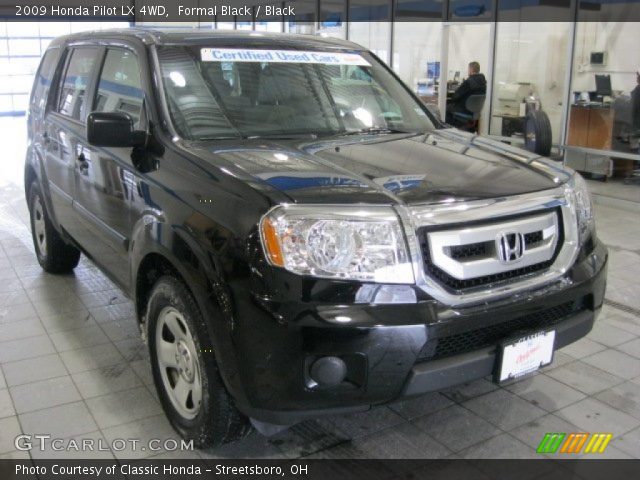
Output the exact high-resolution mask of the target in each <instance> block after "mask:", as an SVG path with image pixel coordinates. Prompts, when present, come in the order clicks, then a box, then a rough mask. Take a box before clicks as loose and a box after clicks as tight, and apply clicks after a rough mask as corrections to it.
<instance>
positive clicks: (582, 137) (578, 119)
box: [567, 104, 633, 177]
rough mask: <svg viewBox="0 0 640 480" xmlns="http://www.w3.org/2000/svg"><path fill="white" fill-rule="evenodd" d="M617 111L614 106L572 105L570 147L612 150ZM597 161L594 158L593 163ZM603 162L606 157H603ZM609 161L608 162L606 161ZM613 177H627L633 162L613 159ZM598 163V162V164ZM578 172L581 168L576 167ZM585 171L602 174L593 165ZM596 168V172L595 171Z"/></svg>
mask: <svg viewBox="0 0 640 480" xmlns="http://www.w3.org/2000/svg"><path fill="white" fill-rule="evenodd" d="M614 120H615V110H614V109H613V106H612V105H601V104H584V105H580V104H575V105H571V116H570V117H569V137H568V139H567V144H568V145H574V146H576V147H587V148H596V149H599V150H611V149H612V146H613V145H612V141H613V128H614ZM594 160H595V159H594V158H593V157H592V160H591V161H592V162H593V161H594ZM603 161H605V160H604V157H603ZM606 161H608V160H606ZM612 162H613V176H615V177H626V176H628V175H629V174H630V173H631V172H632V171H633V160H624V159H615V158H614V159H612ZM596 163H597V162H596ZM574 166H575V167H576V169H577V170H580V168H579V167H578V166H577V165H574ZM583 168H585V171H593V172H594V173H601V172H600V167H599V166H595V165H591V167H583ZM594 168H595V171H594V170H593V169H594Z"/></svg>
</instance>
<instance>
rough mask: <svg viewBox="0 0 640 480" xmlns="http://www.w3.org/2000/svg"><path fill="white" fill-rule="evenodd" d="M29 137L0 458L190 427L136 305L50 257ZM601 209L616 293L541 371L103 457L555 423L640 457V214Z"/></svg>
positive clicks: (442, 445) (8, 278)
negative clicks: (175, 416) (34, 225)
mask: <svg viewBox="0 0 640 480" xmlns="http://www.w3.org/2000/svg"><path fill="white" fill-rule="evenodd" d="M24 143H25V132H24V118H20V119H0V145H2V166H1V167H0V285H1V287H0V458H7V457H15V458H24V457H26V456H27V454H26V453H24V452H18V451H15V447H14V437H15V436H16V435H18V434H19V433H21V432H25V433H48V434H51V435H52V436H54V437H60V438H78V439H80V438H93V439H101V438H102V439H107V440H110V441H111V440H113V439H116V438H140V439H141V440H142V441H143V442H144V440H145V439H149V438H177V436H176V435H175V433H174V432H173V431H172V429H171V427H170V426H169V424H168V422H167V421H166V420H165V417H164V415H163V413H162V411H161V408H160V405H159V403H158V401H157V398H156V394H155V391H154V387H153V385H152V381H151V376H150V372H149V367H148V356H147V352H146V348H145V346H144V345H143V344H142V342H141V341H140V340H139V338H138V335H137V330H136V325H135V320H134V318H133V316H134V312H133V307H132V304H131V302H129V301H128V300H127V299H125V298H124V296H123V295H122V293H121V292H120V291H119V290H118V289H117V288H116V287H115V286H114V285H113V284H112V283H111V282H110V281H109V280H107V279H106V278H105V277H104V276H103V275H102V274H101V273H100V272H99V271H98V270H97V269H96V268H95V267H94V266H93V265H92V264H91V263H90V262H88V261H87V260H86V259H84V258H83V260H82V261H81V263H80V265H79V266H78V268H77V269H76V270H75V273H74V274H73V275H67V276H52V275H48V274H46V273H43V272H42V270H41V269H40V267H39V266H38V264H37V261H36V258H35V256H34V253H33V247H32V243H31V236H30V233H29V229H28V226H27V225H28V214H27V207H26V204H25V200H24V194H23V187H22V162H23V158H24ZM596 214H597V222H598V230H599V234H600V237H601V238H602V239H603V240H604V241H605V242H606V243H607V244H608V245H609V248H610V255H611V257H610V266H609V284H608V285H609V286H608V291H607V301H608V303H609V304H608V305H607V306H605V307H604V309H603V312H602V314H601V316H600V318H599V320H598V323H597V325H596V327H595V328H594V329H593V331H592V332H591V333H590V334H589V336H588V337H587V338H585V339H583V340H581V341H579V342H577V343H575V344H573V345H571V346H569V347H568V348H565V349H563V350H562V351H560V352H559V353H557V354H556V359H555V362H554V364H553V365H551V366H550V367H548V368H545V369H544V371H542V372H540V373H538V374H537V375H535V376H533V377H531V378H527V379H525V380H522V381H520V382H518V383H516V384H514V385H511V386H508V387H506V388H501V387H498V386H496V385H494V384H492V383H490V382H489V381H488V380H486V379H485V380H480V381H477V382H473V383H471V384H468V385H463V386H460V387H458V388H454V389H451V390H449V391H446V392H442V393H434V394H430V395H427V396H424V397H421V398H418V399H413V400H409V401H404V402H402V403H398V404H395V405H390V406H385V407H379V408H375V409H373V410H372V411H370V412H368V413H363V414H357V415H349V416H343V417H334V418H326V419H322V420H318V421H310V422H305V423H303V424H300V425H297V426H295V427H293V428H291V429H290V430H288V431H286V432H283V433H280V434H278V435H276V436H275V437H271V438H266V437H263V436H260V435H259V434H255V433H254V434H252V435H251V436H250V437H248V438H247V439H245V440H244V441H242V442H238V443H235V444H230V445H226V446H224V447H222V448H218V449H215V450H210V451H205V452H177V453H167V452H162V451H160V452H157V451H156V452H151V451H148V450H147V451H132V450H131V449H126V450H124V451H118V452H116V451H106V452H95V453H94V454H93V455H90V456H100V457H108V458H112V457H113V456H115V457H117V458H140V457H149V456H155V455H160V456H166V457H180V458H182V457H186V458H207V459H208V458H222V457H232V458H247V457H253V458H296V457H313V458H344V457H347V458H363V457H364V458H374V457H375V458H443V457H454V458H532V457H534V458H535V457H537V458H539V457H540V455H538V454H536V453H535V448H536V447H537V445H538V444H539V442H540V441H541V439H542V438H543V436H544V434H545V433H546V432H567V433H569V432H581V431H583V432H592V433H593V432H611V433H613V436H614V438H613V440H612V441H611V443H610V446H609V447H608V448H607V450H606V452H605V454H604V456H605V457H607V458H630V457H635V458H640V315H639V314H640V287H639V286H638V273H640V221H639V220H640V217H639V215H638V210H637V209H636V210H635V211H630V210H623V209H618V208H614V207H611V206H610V205H598V206H597V208H596ZM31 455H32V456H33V457H61V456H65V455H66V456H70V457H76V458H77V456H78V454H76V453H75V452H71V453H68V452H54V451H51V450H49V451H45V452H37V451H34V452H32V453H31ZM587 456H588V455H587Z"/></svg>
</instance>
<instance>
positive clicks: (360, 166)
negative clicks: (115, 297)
mask: <svg viewBox="0 0 640 480" xmlns="http://www.w3.org/2000/svg"><path fill="white" fill-rule="evenodd" d="M163 42H164V43H165V44H171V43H184V42H186V43H189V42H191V43H199V42H203V36H202V35H197V34H185V35H183V36H182V37H180V36H179V35H178V34H173V35H160V34H154V33H148V32H142V31H138V30H132V31H120V32H104V33H93V34H91V35H75V36H70V37H64V38H62V39H60V40H56V41H54V42H53V43H52V48H58V49H60V50H61V51H64V50H65V49H66V48H68V47H69V46H70V45H94V46H98V47H100V48H103V47H105V46H107V45H114V44H115V45H117V46H118V47H119V48H127V49H130V50H131V51H133V52H134V53H135V54H136V56H137V58H138V59H139V61H140V65H141V69H142V70H141V71H142V79H143V83H144V91H145V108H146V115H147V117H148V130H149V133H150V134H151V136H152V137H153V142H154V145H155V146H154V148H148V149H147V150H146V151H144V152H138V153H137V154H136V155H132V150H131V149H117V148H97V147H92V146H89V145H88V144H87V143H86V140H85V138H84V135H85V134H84V130H83V128H84V125H83V124H82V123H81V122H76V121H71V120H69V119H68V118H64V117H62V116H61V115H59V114H57V113H55V112H52V111H51V106H52V102H51V101H49V102H48V110H47V113H46V114H45V116H44V117H42V116H41V115H42V113H41V112H40V111H39V110H38V109H35V108H32V109H31V112H30V115H29V138H30V143H29V147H28V153H27V163H26V172H25V178H26V180H27V185H28V182H29V181H30V180H31V179H33V178H37V180H38V181H39V182H40V184H41V187H42V188H43V192H46V195H45V196H46V197H47V199H46V207H47V210H48V212H49V213H50V215H51V216H52V217H53V220H54V224H55V225H56V227H57V228H58V229H60V231H61V232H63V234H64V235H65V236H66V238H67V239H68V240H69V241H72V242H73V243H75V244H77V245H78V246H79V247H80V248H81V249H82V250H83V251H84V252H85V253H86V254H87V255H89V256H90V257H91V258H92V260H93V261H94V262H95V263H96V264H98V265H99V266H100V267H101V269H102V270H103V271H104V272H105V273H106V274H107V275H108V276H109V277H110V278H112V279H113V280H114V281H115V282H116V283H117V284H118V285H119V286H121V287H122V288H123V290H124V291H125V292H126V293H127V294H128V295H129V296H130V297H131V298H132V299H133V300H134V301H135V303H136V310H137V315H138V318H139V321H140V322H142V323H143V322H144V320H145V319H144V313H145V312H144V297H143V293H144V281H145V276H146V275H147V274H148V272H147V270H146V268H147V267H148V266H149V265H151V264H154V262H155V261H156V260H157V259H159V258H162V259H163V261H165V262H168V263H169V264H170V265H171V268H172V270H173V271H175V272H177V273H178V274H179V275H180V276H181V277H182V278H183V279H184V281H185V282H186V284H187V285H188V287H189V289H190V291H191V292H192V293H193V295H194V297H195V299H196V301H197V303H198V305H199V307H200V309H201V311H202V312H203V317H204V318H205V319H207V327H208V329H209V332H210V335H211V338H212V341H213V344H214V347H215V348H214V352H215V353H211V354H215V355H216V359H217V361H218V364H219V367H220V372H221V375H222V378H223V380H224V382H225V384H226V385H227V388H228V389H229V392H230V393H231V395H232V396H233V397H234V399H235V401H236V404H237V406H238V407H239V408H240V409H241V410H242V411H243V412H245V413H246V414H247V415H250V416H252V417H254V418H257V419H260V420H263V421H268V422H274V423H291V422H293V421H296V420H299V419H302V418H307V417H310V416H315V415H318V414H321V413H332V412H333V413H336V412H340V411H351V410H362V409H366V408H369V407H370V406H371V405H375V404H380V403H385V402H389V401H392V400H394V399H396V398H398V396H399V395H400V394H401V391H402V388H403V385H404V383H405V382H406V379H407V377H408V375H409V372H410V371H411V369H412V366H413V365H414V363H415V361H416V357H417V355H418V352H419V351H420V349H421V347H422V346H423V345H424V343H425V342H426V341H427V339H429V338H431V337H432V336H438V335H443V334H446V333H447V332H449V333H450V332H452V331H460V330H464V329H470V328H473V327H474V326H477V325H484V324H490V323H492V322H499V321H501V320H504V319H507V318H512V317H513V316H515V315H521V314H522V313H523V312H533V311H539V310H542V309H544V308H545V307H547V306H549V305H551V304H553V303H559V302H560V301H561V300H562V301H566V299H567V298H576V299H586V300H588V302H587V303H588V304H589V308H590V309H591V310H592V311H594V312H595V311H597V310H598V309H599V307H600V306H601V304H602V297H603V291H604V282H605V280H604V272H605V266H606V251H605V250H604V249H603V247H602V246H601V244H600V243H599V242H598V241H597V240H596V239H594V242H593V245H594V246H593V248H592V249H591V250H589V251H585V252H583V255H582V257H581V262H579V263H578V264H576V265H575V266H574V267H573V268H572V269H571V271H570V272H568V274H567V276H568V278H572V283H571V287H567V288H564V289H562V288H559V289H557V290H554V289H551V290H549V291H545V292H543V293H540V292H538V294H535V295H534V294H532V295H528V294H527V295H521V296H515V297H512V298H509V299H506V300H501V301H497V302H492V303H490V304H482V305H479V306H475V307H467V308H459V309H454V308H450V307H448V306H446V305H443V304H441V303H439V302H438V301H436V300H435V299H433V298H431V297H429V296H428V295H427V294H426V293H425V292H424V291H422V290H420V289H418V288H416V287H415V286H396V287H394V288H402V289H410V290H412V291H413V292H414V294H415V298H416V300H415V303H409V304H401V305H374V304H368V303H364V304H362V303H357V302H356V294H357V293H358V291H359V290H360V289H361V288H362V287H363V286H365V285H366V284H362V283H360V282H355V281H333V280H327V279H316V278H307V277H301V276H298V275H294V274H291V273H289V272H286V271H284V270H282V269H279V268H274V267H272V266H270V265H268V264H267V262H266V260H265V257H264V254H263V251H262V247H261V244H260V240H259V235H258V229H257V225H258V222H259V220H260V218H261V217H262V216H263V215H264V214H265V213H266V212H267V211H268V210H269V209H270V208H272V207H273V206H275V205H278V204H282V203H294V202H299V203H323V204H345V203H350V204H389V205H403V204H416V203H439V202H449V201H452V200H456V201H459V200H473V199H483V198H496V197H503V196H510V195H515V194H519V193H525V192H531V191H537V190H544V189H548V188H552V187H554V186H557V185H558V184H560V183H563V182H565V181H566V180H567V179H568V178H569V175H568V174H567V173H566V172H565V171H564V170H562V169H561V168H558V167H556V166H555V165H554V164H553V163H552V162H550V161H548V160H545V159H541V158H538V157H535V156H533V155H531V154H528V153H526V152H523V151H521V150H517V149H514V148H511V147H508V146H505V145H503V144H501V143H496V142H491V141H489V140H486V139H482V138H481V137H477V136H473V135H469V134H465V133H462V132H458V131H454V130H450V129H443V128H438V129H434V130H433V131H432V132H428V133H427V134H422V135H406V134H380V135H362V136H349V137H332V138H319V139H296V140H275V139H273V140H269V139H254V140H246V141H241V142H240V141H238V140H235V141H232V140H219V141H211V142H195V141H187V140H182V139H179V138H175V132H173V131H172V128H171V125H170V122H168V121H167V120H166V119H167V118H168V116H167V112H166V109H165V107H164V106H163V102H162V100H161V91H160V89H161V86H160V83H159V79H158V76H157V72H156V69H155V67H154V53H153V49H154V48H155V45H156V44H158V43H163ZM207 42H208V43H207V45H211V44H213V43H214V42H215V44H216V45H220V46H223V45H229V46H238V45H252V46H257V47H260V46H273V45H278V47H279V48H299V49H309V48H345V49H350V50H353V49H355V48H357V47H356V46H355V45H354V44H350V43H348V42H342V41H338V40H317V39H313V38H308V37H291V36H265V37H249V36H242V35H238V34H237V33H234V34H233V35H231V34H219V35H211V38H210V39H209V40H207ZM60 69H61V68H58V71H57V74H56V77H55V78H54V81H53V84H54V85H55V83H56V81H57V77H59V75H60ZM95 84H96V78H95V76H94V78H93V80H92V82H91V84H90V86H89V89H88V91H87V92H86V96H87V98H92V95H93V92H94V90H95V88H96V87H95ZM86 103H87V102H85V107H84V111H83V117H82V118H86V115H87V114H88V113H89V111H88V108H87V107H86ZM425 113H426V109H425ZM434 123H437V122H435V121H434ZM41 131H46V132H47V134H48V135H47V137H48V140H47V141H44V140H42V136H41V134H40V132H41ZM45 143H46V144H47V145H45ZM81 154H82V155H83V156H84V159H85V161H86V162H88V163H89V164H90V167H89V168H85V167H84V166H83V164H82V162H81V161H78V157H80V156H81ZM275 154H280V155H278V158H277V157H276V156H275ZM47 155H49V156H52V155H53V156H55V162H56V163H53V161H52V160H51V159H48V160H46V161H45V157H46V156H47ZM50 165H54V166H55V168H56V169H55V170H52V169H53V168H54V167H51V166H50ZM97 165H99V166H100V168H102V169H103V170H104V171H106V172H108V174H109V178H111V179H113V180H114V182H113V183H112V184H110V185H109V186H106V185H104V184H99V183H97V181H96V180H95V178H93V177H92V176H91V172H92V168H95V167H96V166H97ZM54 177H55V178H57V179H59V181H61V182H62V185H57V186H55V185H52V182H55V178H54ZM301 178H302V180H300V179H301ZM71 179H75V180H71ZM65 182H66V183H65ZM64 188H67V189H68V190H69V191H67V192H64V191H62V192H61V191H60V190H63V189H64ZM51 199H54V200H53V201H51ZM554 288H558V287H554ZM345 312H347V313H348V314H349V316H350V317H351V318H353V324H351V325H339V324H337V323H336V322H335V321H334V320H335V317H336V316H337V315H339V314H344V313H345ZM591 321H593V317H592V318H591ZM329 354H330V355H342V356H343V358H345V359H346V361H347V363H348V365H349V367H350V370H351V371H352V372H354V373H353V374H352V378H350V380H351V381H350V382H348V384H345V385H342V386H340V387H338V388H335V389H326V390H325V389H312V388H308V385H307V383H306V380H305V365H307V363H308V361H309V359H310V358H314V356H318V355H329ZM455 380H456V379H452V383H455Z"/></svg>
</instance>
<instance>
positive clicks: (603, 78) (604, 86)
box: [596, 75, 613, 97]
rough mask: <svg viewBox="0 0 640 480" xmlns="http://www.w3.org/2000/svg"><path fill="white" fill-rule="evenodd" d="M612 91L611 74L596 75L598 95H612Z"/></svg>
mask: <svg viewBox="0 0 640 480" xmlns="http://www.w3.org/2000/svg"><path fill="white" fill-rule="evenodd" d="M612 93H613V92H612V91H611V75H596V95H598V96H599V97H610V96H611V95H612Z"/></svg>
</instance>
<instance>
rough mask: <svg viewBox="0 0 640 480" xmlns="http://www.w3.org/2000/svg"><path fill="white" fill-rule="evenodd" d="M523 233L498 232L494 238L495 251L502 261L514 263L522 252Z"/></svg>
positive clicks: (520, 256)
mask: <svg viewBox="0 0 640 480" xmlns="http://www.w3.org/2000/svg"><path fill="white" fill-rule="evenodd" d="M524 246H525V245H524V235H523V234H521V233H520V232H508V233H500V234H499V235H498V236H497V238H496V253H497V254H498V260H500V261H501V262H502V263H514V262H517V261H518V260H520V259H521V258H522V255H523V254H524Z"/></svg>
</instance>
